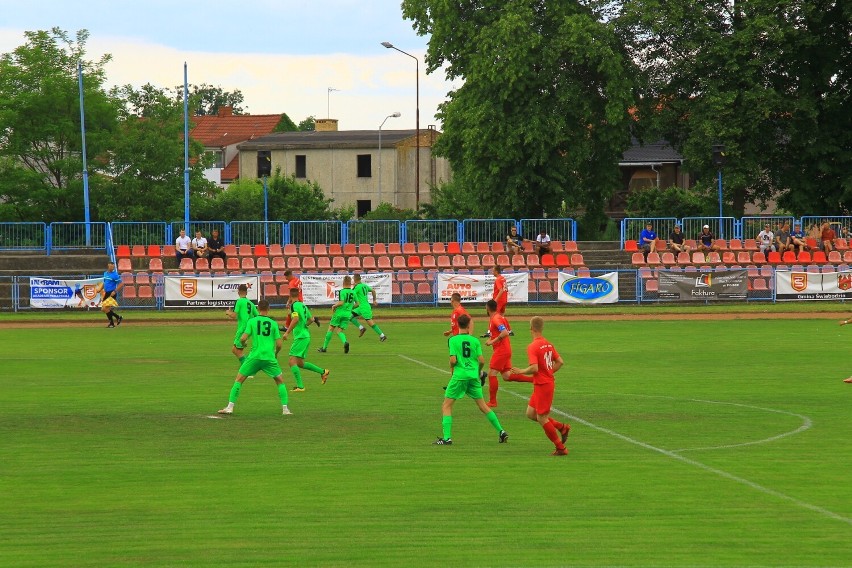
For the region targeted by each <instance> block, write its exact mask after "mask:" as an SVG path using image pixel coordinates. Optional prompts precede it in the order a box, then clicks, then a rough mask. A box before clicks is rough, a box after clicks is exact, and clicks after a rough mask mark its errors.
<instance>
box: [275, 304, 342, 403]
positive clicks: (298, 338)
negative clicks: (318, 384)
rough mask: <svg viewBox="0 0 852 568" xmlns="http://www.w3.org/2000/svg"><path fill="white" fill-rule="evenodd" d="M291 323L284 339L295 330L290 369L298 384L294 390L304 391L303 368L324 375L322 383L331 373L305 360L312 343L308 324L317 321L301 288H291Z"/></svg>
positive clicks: (283, 336)
mask: <svg viewBox="0 0 852 568" xmlns="http://www.w3.org/2000/svg"><path fill="white" fill-rule="evenodd" d="M290 310H291V312H290V316H289V318H288V319H289V320H290V325H289V326H288V327H287V329H286V330H285V331H284V335H282V336H281V338H282V339H287V336H288V335H289V334H290V331H292V332H293V345H292V346H291V347H290V361H289V363H290V370H291V371H292V372H293V377H294V378H295V379H296V386H294V387H293V391H294V392H303V391H304V390H305V385H304V383H302V371H301V369H307V370H308V371H313V372H314V373H318V374H320V375H321V376H322V384H325V382H326V381H327V380H328V375H329V373H331V371H329V370H328V369H321V368H319V367H317V366H316V365H314V364H313V363H309V362H307V361H305V356H306V355H307V354H308V347H309V346H310V343H311V330H310V328H308V325H309V324H310V323H311V322H313V321H315V318H314V317H313V316H312V315H311V311H310V310H309V309H308V307H307V306H306V305H305V304H303V303H302V301H301V300H300V299H299V290H298V289H297V288H290Z"/></svg>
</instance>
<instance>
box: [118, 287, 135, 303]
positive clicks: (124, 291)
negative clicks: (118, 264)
mask: <svg viewBox="0 0 852 568" xmlns="http://www.w3.org/2000/svg"><path fill="white" fill-rule="evenodd" d="M121 297H122V298H124V299H126V300H127V299H131V298H136V286H134V285H133V284H126V285H124V286H123V287H122V288H121Z"/></svg>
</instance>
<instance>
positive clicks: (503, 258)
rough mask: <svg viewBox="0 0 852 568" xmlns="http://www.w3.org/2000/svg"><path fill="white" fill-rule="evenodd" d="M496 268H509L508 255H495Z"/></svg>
mask: <svg viewBox="0 0 852 568" xmlns="http://www.w3.org/2000/svg"><path fill="white" fill-rule="evenodd" d="M497 266H504V267H505V266H509V255H508V254H498V255H497Z"/></svg>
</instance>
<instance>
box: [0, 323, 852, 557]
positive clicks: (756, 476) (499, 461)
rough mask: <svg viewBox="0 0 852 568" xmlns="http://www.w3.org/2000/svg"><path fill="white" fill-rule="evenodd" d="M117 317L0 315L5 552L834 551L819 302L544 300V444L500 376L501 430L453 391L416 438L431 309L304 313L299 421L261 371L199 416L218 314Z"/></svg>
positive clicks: (425, 410)
mask: <svg viewBox="0 0 852 568" xmlns="http://www.w3.org/2000/svg"><path fill="white" fill-rule="evenodd" d="M318 311H320V310H318ZM444 311H446V310H444ZM444 311H441V312H440V313H441V314H442V315H447V314H445V313H444ZM436 313H438V312H436ZM125 315H126V316H127V315H129V316H130V317H127V319H126V322H125V324H124V325H122V326H121V327H119V328H118V329H114V330H108V329H104V327H103V326H104V325H105V323H106V320H105V319H104V318H103V317H102V316H100V315H95V314H93V315H92V318H91V326H89V327H44V328H25V329H9V328H0V341H2V345H3V352H4V357H3V362H2V365H3V371H2V379H0V400H2V405H0V435H2V438H1V439H2V440H3V443H2V444H0V494H2V496H3V511H4V512H3V514H2V515H0V565H2V566H33V567H35V566H38V567H43V566H74V567H82V566H98V567H102V566H131V565H132V566H140V565H141V566H217V565H228V566H257V565H301V566H536V567H538V566H661V565H665V566H852V542H850V539H849V534H850V529H852V482H850V475H852V420H850V416H849V408H850V405H849V401H850V398H852V385H848V384H843V383H842V379H843V378H845V377H847V376H849V375H850V374H852V361H850V360H849V357H848V353H849V350H848V347H847V346H848V344H849V341H850V340H852V335H850V333H852V329H847V328H839V327H838V326H837V322H836V320H834V319H827V318H825V317H824V316H814V318H815V319H784V320H778V319H776V320H771V321H770V320H725V321H717V320H704V321H700V320H699V321H686V320H684V321H641V322H639V321H575V322H564V321H549V320H548V321H547V323H546V327H545V336H546V337H547V338H548V339H550V340H551V341H552V342H553V343H554V345H555V346H556V348H557V349H558V350H559V351H560V353H561V355H562V356H563V358H564V359H565V362H566V364H565V367H564V368H563V369H562V370H561V371H560V372H559V373H558V374H557V386H556V397H555V401H554V406H555V410H554V412H555V413H556V414H555V417H556V418H557V419H558V420H567V421H568V422H569V423H570V424H571V426H572V431H571V435H570V437H569V438H568V447H569V449H570V450H571V453H570V455H569V456H567V457H552V456H550V452H551V451H552V450H553V446H552V444H551V443H550V442H549V440H548V439H547V438H546V437H545V435H544V433H543V432H542V429H541V428H540V427H539V426H538V425H537V424H536V423H534V422H531V421H529V420H527V419H526V418H525V417H524V410H525V408H526V399H527V397H528V395H529V393H530V391H531V385H529V384H525V383H524V384H519V383H502V382H501V391H500V394H499V406H498V407H497V408H496V411H497V414H498V416H499V418H500V421H501V422H502V425H503V427H504V428H505V429H506V430H507V431H508V432H509V435H510V438H509V442H508V443H507V444H498V442H497V435H496V433H495V432H494V430H493V429H492V427H491V425H490V424H489V423H488V421H487V420H485V418H484V417H483V416H482V415H481V414H480V412H479V411H478V410H477V409H476V408H475V405H474V404H473V403H472V402H471V401H469V400H462V401H459V402H458V403H457V404H456V406H455V411H454V423H453V440H454V445H453V446H449V447H441V446H433V445H432V441H434V440H435V438H436V437H437V436H439V435H440V433H441V416H440V405H441V400H442V396H443V391H442V390H441V387H442V386H443V385H445V384H446V381H447V379H448V376H449V375H448V365H447V354H446V339H445V338H444V337H442V335H441V332H442V331H443V330H445V329H447V328H448V324H447V322H446V321H445V319H442V320H435V319H432V320H425V321H422V322H414V321H404V322H403V321H385V322H382V321H381V313H380V312H379V313H377V314H376V316H377V318H378V320H377V321H379V323H380V325H381V326H382V328H383V330H384V331H385V332H386V333H387V335H388V338H389V339H388V341H387V342H386V343H380V342H379V341H378V338H377V336H376V335H375V334H374V333H373V332H372V331H371V330H369V329H368V330H367V333H366V335H365V336H364V337H363V338H360V339H359V338H358V337H357V330H355V331H353V330H352V328H350V329H348V330H347V332H348V336H349V339H350V342H351V344H352V351H351V353H350V354H348V355H344V354H343V350H342V348H341V345H340V342H339V340H338V339H337V338H336V337H335V338H333V340H332V343H331V345H330V347H329V352H328V353H325V354H320V353H316V351H315V350H316V347H318V346H320V344H321V341H322V337H323V335H324V332H325V328H323V329H322V330H318V329H317V328H315V327H314V328H312V332H313V340H312V344H311V351H310V355H309V360H310V361H312V362H314V363H316V364H318V365H319V366H324V367H328V368H330V369H331V370H332V373H331V376H330V379H329V381H328V384H326V385H321V384H320V380H319V376H318V375H315V374H313V373H309V372H304V373H303V376H304V380H305V384H306V387H307V390H306V391H305V392H302V393H291V394H290V408H291V409H292V411H293V412H294V415H293V416H288V417H282V416H281V414H280V413H281V409H280V405H279V402H278V396H277V392H276V389H275V388H274V383H273V382H272V380H271V379H269V378H267V377H265V376H263V375H261V376H258V377H255V378H254V379H251V380H249V381H247V383H246V384H245V385H244V387H243V389H242V393H241V395H240V399H239V402H238V403H237V406H236V410H235V414H234V415H233V416H230V417H225V418H213V417H211V416H215V414H216V410H217V409H219V408H222V407H223V406H224V405H225V403H226V402H227V397H228V391H229V389H230V387H231V384H232V382H233V378H234V376H235V374H236V369H237V362H236V360H235V359H234V357H233V356H232V355H231V354H230V341H231V340H232V338H233V331H234V328H233V326H232V325H225V324H223V325H220V324H217V323H208V324H198V323H180V322H174V323H169V324H166V325H164V324H163V323H162V322H160V323H157V324H154V323H142V322H139V321H138V320H137V321H134V314H133V313H131V312H126V313H125ZM272 315H273V317H275V316H278V317H280V316H281V314H280V311H278V312H277V313H273V314H272ZM319 315H320V316H321V317H324V318H325V319H324V322H327V321H328V319H327V318H328V314H327V313H323V312H321V313H320V314H319ZM509 315H510V321H511V322H512V325H513V327H514V329H515V333H516V337H514V338H512V346H513V351H514V353H515V355H514V357H513V362H514V363H515V364H516V365H518V364H524V362H525V348H526V345H527V344H528V343H529V332H528V320H527V319H526V318H521V317H517V316H515V317H511V314H509ZM474 318H475V324H476V331H477V332H481V331H483V330H484V328H485V318H484V315H480V314H477V313H474ZM287 348H288V345H287V343H285V350H286V349H287ZM484 351H485V354H486V360H487V357H488V356H490V351H491V350H490V348H488V347H485V348H484ZM285 353H286V351H285ZM280 360H281V362H282V367H283V368H284V371H285V374H284V376H285V380H286V383H287V385H288V387H292V386H293V380H292V376H291V375H290V373H289V369H288V368H287V367H286V356H284V355H282V357H280Z"/></svg>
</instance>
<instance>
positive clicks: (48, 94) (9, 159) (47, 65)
mask: <svg viewBox="0 0 852 568" xmlns="http://www.w3.org/2000/svg"><path fill="white" fill-rule="evenodd" d="M24 36H25V38H26V42H25V43H24V44H23V45H21V46H20V47H18V48H16V49H15V50H13V51H12V52H10V53H5V54H2V56H0V202H2V203H3V205H2V207H0V216H3V217H4V218H6V219H10V220H19V221H35V220H43V221H79V220H82V219H83V217H84V212H83V181H82V170H83V162H82V154H81V149H82V135H81V128H80V99H79V93H78V83H77V64H78V62H82V66H83V70H84V82H83V91H84V95H85V104H86V145H87V154H88V158H89V159H88V168H89V171H90V173H91V174H92V176H93V177H92V179H91V183H92V185H91V187H92V188H93V189H94V188H95V187H96V186H97V184H98V183H99V179H98V176H97V175H96V174H97V172H98V170H99V169H100V164H99V162H98V160H97V159H93V157H96V156H99V155H102V154H103V153H104V152H105V151H106V150H107V148H108V147H109V145H110V143H111V141H112V133H113V132H114V130H115V128H116V106H115V104H114V102H113V101H112V100H110V98H109V97H108V96H107V95H106V94H105V93H104V91H103V89H102V86H103V83H104V65H105V64H106V63H107V62H108V61H109V60H110V56H109V55H104V56H102V57H101V58H100V59H99V60H98V61H88V60H86V41H87V40H88V37H89V34H88V32H87V31H85V30H81V31H78V32H77V34H76V36H75V37H74V38H73V39H72V38H71V37H70V36H69V35H68V33H67V32H65V31H63V30H60V29H59V28H53V29H51V30H49V31H44V30H42V31H35V32H26V33H25V34H24Z"/></svg>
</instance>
